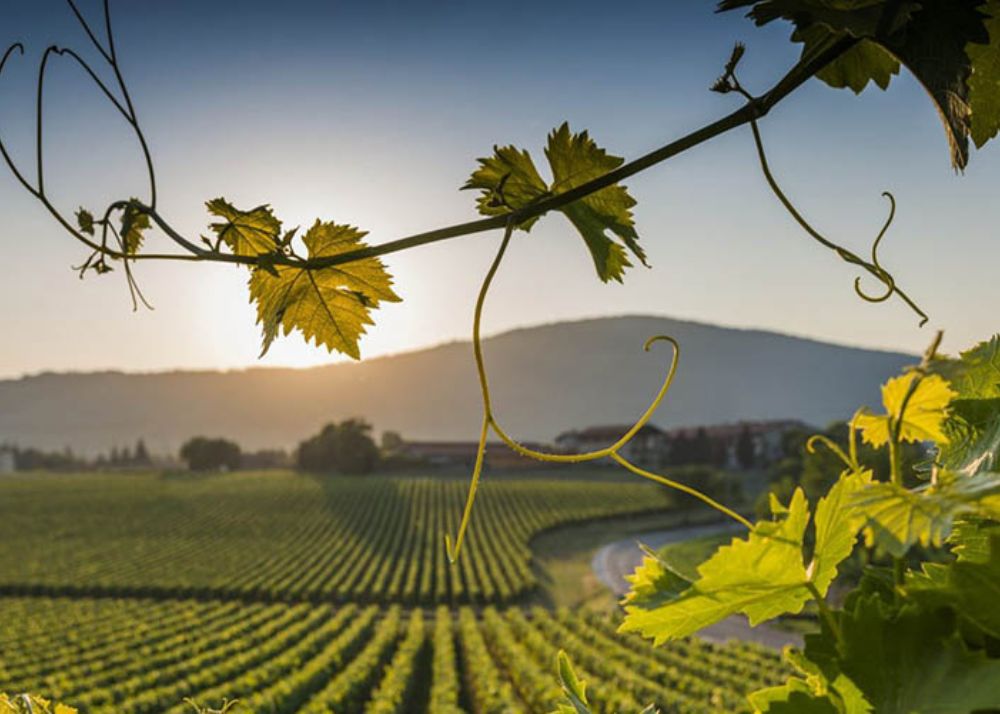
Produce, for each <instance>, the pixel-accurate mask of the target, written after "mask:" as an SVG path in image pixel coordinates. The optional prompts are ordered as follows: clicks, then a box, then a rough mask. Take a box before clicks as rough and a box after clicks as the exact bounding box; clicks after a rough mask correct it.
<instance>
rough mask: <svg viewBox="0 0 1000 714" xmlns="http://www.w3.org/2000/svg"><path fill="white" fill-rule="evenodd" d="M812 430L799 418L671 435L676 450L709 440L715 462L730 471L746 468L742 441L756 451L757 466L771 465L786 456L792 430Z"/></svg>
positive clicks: (681, 430)
mask: <svg viewBox="0 0 1000 714" xmlns="http://www.w3.org/2000/svg"><path fill="white" fill-rule="evenodd" d="M808 430H809V427H808V426H807V425H806V424H804V423H803V422H801V421H797V420H795V419H775V420H769V421H741V422H737V423H735V424H714V425H711V426H696V427H684V428H679V429H671V430H669V431H668V432H667V433H666V434H667V438H668V439H669V440H670V443H671V445H672V448H673V449H674V450H676V449H677V448H678V447H679V445H680V444H683V443H689V444H690V443H694V442H696V441H698V440H699V439H707V441H708V442H709V443H710V444H711V448H712V451H713V453H714V454H715V458H714V461H715V462H716V463H718V464H719V465H720V466H722V467H724V468H727V469H740V468H746V464H743V463H741V459H740V453H739V452H740V441H741V440H742V441H748V442H749V444H750V445H751V448H752V454H753V459H752V461H753V465H755V466H758V467H760V466H768V465H770V464H773V463H774V462H776V461H778V460H779V459H781V458H782V457H783V456H784V449H783V444H782V442H783V439H784V436H785V434H787V433H789V432H791V431H808Z"/></svg>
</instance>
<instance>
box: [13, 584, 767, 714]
mask: <svg viewBox="0 0 1000 714" xmlns="http://www.w3.org/2000/svg"><path fill="white" fill-rule="evenodd" d="M3 608H4V611H5V615H6V616H5V618H4V628H3V630H2V635H0V663H2V664H0V683H2V686H3V687H6V688H8V689H10V690H15V691H22V690H31V691H37V692H41V693H42V694H44V695H46V696H54V697H58V698H60V699H61V700H63V701H68V702H72V704H73V705H75V706H78V707H79V708H80V711H81V712H89V713H97V712H102V713H107V714H112V713H115V714H133V713H135V714H138V713H139V712H148V713H149V714H154V713H160V712H170V714H180V713H181V712H184V711H186V710H187V711H191V710H190V709H189V708H188V707H187V706H186V705H185V704H184V703H183V699H184V698H191V699H193V700H194V701H197V702H205V703H208V702H219V701H221V700H222V699H223V698H226V697H228V698H234V697H235V698H239V700H240V703H241V705H242V709H238V710H237V711H253V712H302V713H303V714H314V713H319V712H366V713H367V712H372V713H375V712H378V713H380V714H384V713H390V712H433V713H434V714H448V713H457V712H465V711H468V712H476V713H479V714H487V713H489V714H497V713H500V712H504V713H507V714H515V713H518V712H523V713H525V714H527V713H529V712H546V711H549V710H551V709H552V708H553V706H554V705H555V703H556V701H557V700H558V699H559V695H560V692H559V685H558V682H557V679H556V673H555V670H554V667H553V662H555V659H556V653H557V651H558V650H559V649H560V648H563V649H565V650H567V652H569V653H570V655H571V656H572V657H573V658H574V661H575V662H576V663H577V665H578V669H579V671H580V672H581V673H583V674H584V675H585V676H587V677H588V678H590V679H591V681H592V686H591V688H590V691H591V696H592V699H593V700H594V701H595V702H598V703H600V704H601V705H603V706H607V711H632V710H636V711H637V710H638V709H639V708H641V707H640V706H639V705H640V703H643V704H645V703H649V702H652V701H655V702H657V703H658V704H659V705H660V707H661V708H662V710H663V711H664V712H684V713H698V712H740V711H746V710H747V705H746V700H745V696H744V695H745V694H746V693H747V692H749V691H752V690H753V689H755V688H757V687H760V686H764V685H768V684H775V683H777V682H779V681H781V680H782V679H783V677H784V676H785V672H784V669H783V668H782V667H781V666H780V665H779V662H778V656H777V654H775V653H772V652H769V651H765V650H762V649H759V648H757V647H755V646H751V645H729V646H726V647H717V646H712V645H709V644H705V643H700V642H698V641H696V640H685V641H681V642H677V643H672V644H671V645H670V646H668V647H660V648H655V649H654V648H652V647H651V646H650V645H649V644H647V643H646V642H644V641H643V640H641V639H639V638H638V637H632V636H629V637H623V636H621V635H616V634H615V632H614V630H615V623H614V622H612V621H611V620H610V619H609V618H607V617H606V616H604V615H600V614H585V615H580V614H573V613H570V612H568V611H565V610H563V611H558V612H555V613H552V612H549V611H547V610H543V609H540V608H532V609H530V610H523V609H521V608H509V609H498V608H494V607H493V606H488V607H486V608H484V609H483V610H482V611H481V612H478V613H477V612H476V611H474V610H473V609H472V608H470V607H461V608H458V609H457V610H451V609H449V608H447V607H445V606H440V607H438V608H436V609H427V610H422V609H414V610H408V611H407V610H404V609H403V608H402V607H400V606H398V605H392V606H388V607H379V606H377V605H354V604H347V605H342V606H333V605H320V606H316V605H308V604H299V605H292V604H284V603H281V604H265V603H252V604H241V603H234V602H221V601H219V602H200V601H191V600H177V601H166V602H162V601H150V600H132V599H125V600H117V601H112V600H107V599H101V600H92V599H78V600H70V599H62V598H55V599H53V598H11V599H9V600H6V601H4V602H3ZM603 710H604V709H602V711H603Z"/></svg>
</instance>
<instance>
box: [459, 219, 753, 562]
mask: <svg viewBox="0 0 1000 714" xmlns="http://www.w3.org/2000/svg"><path fill="white" fill-rule="evenodd" d="M515 227H516V223H515V219H514V216H513V215H511V216H510V217H509V218H508V220H507V225H506V228H505V229H504V234H503V239H502V240H501V241H500V247H499V248H498V249H497V253H496V256H495V257H494V258H493V262H492V263H491V264H490V267H489V270H488V271H487V272H486V277H485V278H484V279H483V282H482V285H481V286H480V288H479V295H478V297H477V298H476V307H475V312H474V315H473V320H472V350H473V354H474V356H475V362H476V374H477V376H478V378H479V387H480V391H481V393H482V403H483V422H482V428H481V430H480V433H479V444H478V446H477V449H476V460H475V465H474V466H473V469H472V476H471V478H470V481H469V491H468V495H467V496H466V500H465V508H464V509H463V512H462V520H461V522H460V523H459V526H458V534H457V535H456V537H455V540H454V541H452V539H451V536H450V535H448V534H446V535H445V550H446V552H447V555H448V560H450V561H451V562H452V563H454V562H455V561H456V560H458V556H459V555H460V554H461V550H462V543H463V542H464V540H465V534H466V532H467V530H468V527H469V523H470V522H471V519H472V509H473V505H474V504H475V500H476V495H477V493H478V491H479V484H480V482H481V480H482V474H483V464H484V461H485V454H486V443H487V439H488V438H489V432H490V430H492V431H493V432H494V433H495V434H496V435H497V436H498V437H499V438H500V440H501V441H502V442H503V443H504V444H505V445H506V446H507V447H508V448H510V449H511V450H512V451H514V452H515V453H517V454H520V455H521V456H525V457H528V458H531V459H535V460H537V461H543V462H547V463H563V464H565V463H583V462H588V461H597V460H599V459H603V458H610V459H611V460H613V461H615V462H616V463H618V464H619V465H621V466H623V467H624V468H625V469H627V470H628V471H630V472H632V473H633V474H635V475H637V476H641V477H642V478H645V479H648V480H651V481H654V482H656V483H658V484H660V485H661V486H666V487H667V488H671V489H674V490H676V491H680V492H681V493H685V494H688V495H689V496H692V497H694V498H697V499H699V500H700V501H702V502H703V503H705V504H707V505H708V506H710V507H711V508H714V509H715V510H717V511H719V512H720V513H722V514H724V515H726V516H728V517H729V518H732V519H733V520H735V521H737V522H738V523H740V524H741V525H743V526H745V527H746V528H747V529H750V530H752V529H753V524H752V523H750V521H748V520H747V519H746V518H744V517H743V516H741V515H740V514H739V513H737V512H736V511H734V510H732V509H731V508H728V507H727V506H725V505H723V504H721V503H719V502H718V501H716V500H715V499H713V498H711V497H709V496H707V495H705V494H704V493H702V492H701V491H699V490H698V489H696V488H692V487H691V486H687V485H685V484H683V483H680V482H678V481H674V480H673V479H669V478H667V477H665V476H661V475H659V474H655V473H653V472H651V471H647V470H645V469H642V468H640V467H638V466H636V465H635V464H633V463H632V462H630V461H629V460H628V459H626V458H625V457H623V456H622V455H621V454H620V453H619V451H620V450H621V449H622V448H623V447H624V446H625V445H627V444H628V443H629V442H630V441H631V440H632V439H633V438H634V437H635V435H636V434H638V433H639V431H640V430H641V429H642V428H643V427H644V426H645V425H646V424H647V423H648V422H649V420H650V419H652V417H653V414H654V413H655V412H656V410H657V409H658V408H659V407H660V405H661V404H662V403H663V400H664V399H665V398H666V396H667V393H668V392H669V391H670V386H671V384H673V381H674V376H675V375H676V374H677V365H678V361H679V359H680V344H679V343H678V342H677V340H676V339H674V338H673V337H670V336H668V335H656V336H654V337H650V338H649V339H648V340H646V342H645V344H644V345H643V349H644V350H645V351H647V352H648V351H649V350H650V348H651V347H652V346H653V344H655V343H656V342H660V341H663V342H669V343H670V345H671V347H673V355H672V357H671V360H670V367H669V368H668V370H667V375H666V378H665V379H664V380H663V384H662V386H661V387H660V389H659V391H658V392H657V393H656V396H655V397H654V398H653V400H652V402H651V403H650V405H649V407H647V408H646V410H645V411H644V412H643V413H642V415H641V416H640V417H639V418H638V419H637V420H636V422H635V423H634V424H633V425H632V426H631V427H630V428H629V429H628V430H627V431H626V432H625V433H624V434H623V435H622V436H621V438H619V439H618V440H617V441H616V442H614V443H613V444H611V445H610V446H608V447H605V448H603V449H597V450H596V451H588V452H584V453H582V454H556V453H549V452H544V451H538V450H535V449H529V448H528V447H526V446H524V445H523V444H521V443H520V442H518V441H517V440H516V439H514V438H512V437H511V436H510V435H508V434H507V432H506V431H505V430H504V429H503V427H502V426H500V423H499V422H498V421H497V419H496V416H495V415H494V413H493V401H492V396H491V394H490V386H489V377H488V375H487V371H486V361H485V358H484V356H483V345H482V334H481V331H482V318H483V308H484V306H485V304H486V296H487V294H488V293H489V290H490V287H491V286H492V284H493V279H494V278H495V277H496V274H497V271H498V270H499V269H500V264H501V262H502V261H503V258H504V255H505V254H506V252H507V248H508V246H509V245H510V239H511V236H512V235H513V232H514V229H515Z"/></svg>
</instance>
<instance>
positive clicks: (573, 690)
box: [551, 650, 591, 714]
mask: <svg viewBox="0 0 1000 714" xmlns="http://www.w3.org/2000/svg"><path fill="white" fill-rule="evenodd" d="M557 664H558V666H559V685H560V686H561V687H562V690H563V694H564V695H565V697H566V702H567V703H566V704H562V703H560V704H559V705H558V708H557V709H556V710H555V711H554V712H552V713H551V714H591V712H590V702H588V701H587V683H586V682H584V681H583V680H581V679H580V678H579V677H577V676H576V671H574V669H573V663H572V662H571V661H570V659H569V655H567V654H566V653H565V652H564V651H563V650H559V657H558V662H557Z"/></svg>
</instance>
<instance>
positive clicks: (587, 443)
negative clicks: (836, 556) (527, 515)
mask: <svg viewBox="0 0 1000 714" xmlns="http://www.w3.org/2000/svg"><path fill="white" fill-rule="evenodd" d="M630 428H631V425H628V424H623V425H607V426H590V427H586V428H584V429H579V430H572V431H566V432H563V433H562V434H560V435H559V436H557V437H556V439H555V442H554V443H553V444H541V443H526V444H525V446H527V447H529V448H531V449H535V450H541V451H550V452H554V453H561V454H581V453H585V452H588V451H596V450H599V449H603V448H606V447H608V446H610V445H611V444H613V443H615V442H616V441H618V440H619V439H620V438H621V437H622V436H623V435H624V434H625V433H626V432H628V430H629V429H630ZM808 429H809V427H808V426H807V425H806V424H805V423H803V422H801V421H797V420H793V419H782V420H770V421H742V422H737V423H734V424H715V425H706V426H696V427H680V428H674V429H661V428H659V427H657V426H654V425H652V424H647V425H645V426H643V427H642V428H641V429H640V430H639V432H638V433H637V434H636V435H635V437H634V438H633V439H632V440H631V441H629V442H628V444H626V445H625V446H624V447H622V449H621V455H622V456H624V457H625V458H626V459H628V460H629V461H631V462H632V463H634V464H637V465H639V466H645V467H647V468H660V467H664V466H678V465H685V464H706V465H712V466H717V467H719V468H723V469H727V470H733V471H740V470H748V469H756V468H766V467H768V466H770V465H771V464H773V463H774V462H776V461H778V460H779V459H781V458H782V456H784V449H783V441H784V437H785V435H786V434H788V433H790V432H801V431H805V430H808ZM477 446H478V445H477V443H476V442H474V441H412V442H407V441H404V442H403V443H402V444H401V445H400V447H399V448H400V453H402V454H404V455H405V456H407V457H409V458H411V459H413V460H415V461H420V462H423V463H426V464H429V465H433V466H438V467H442V468H448V467H460V466H461V467H471V466H472V464H473V462H474V461H475V458H476V449H477ZM486 466H487V467H488V468H492V469H537V468H539V467H540V466H541V464H540V463H539V462H538V461H535V460H533V459H529V458H526V457H523V456H520V455H519V454H517V453H515V452H514V451H511V450H510V449H508V448H507V447H506V446H505V445H504V444H503V443H501V442H493V443H490V444H488V445H487V450H486Z"/></svg>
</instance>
